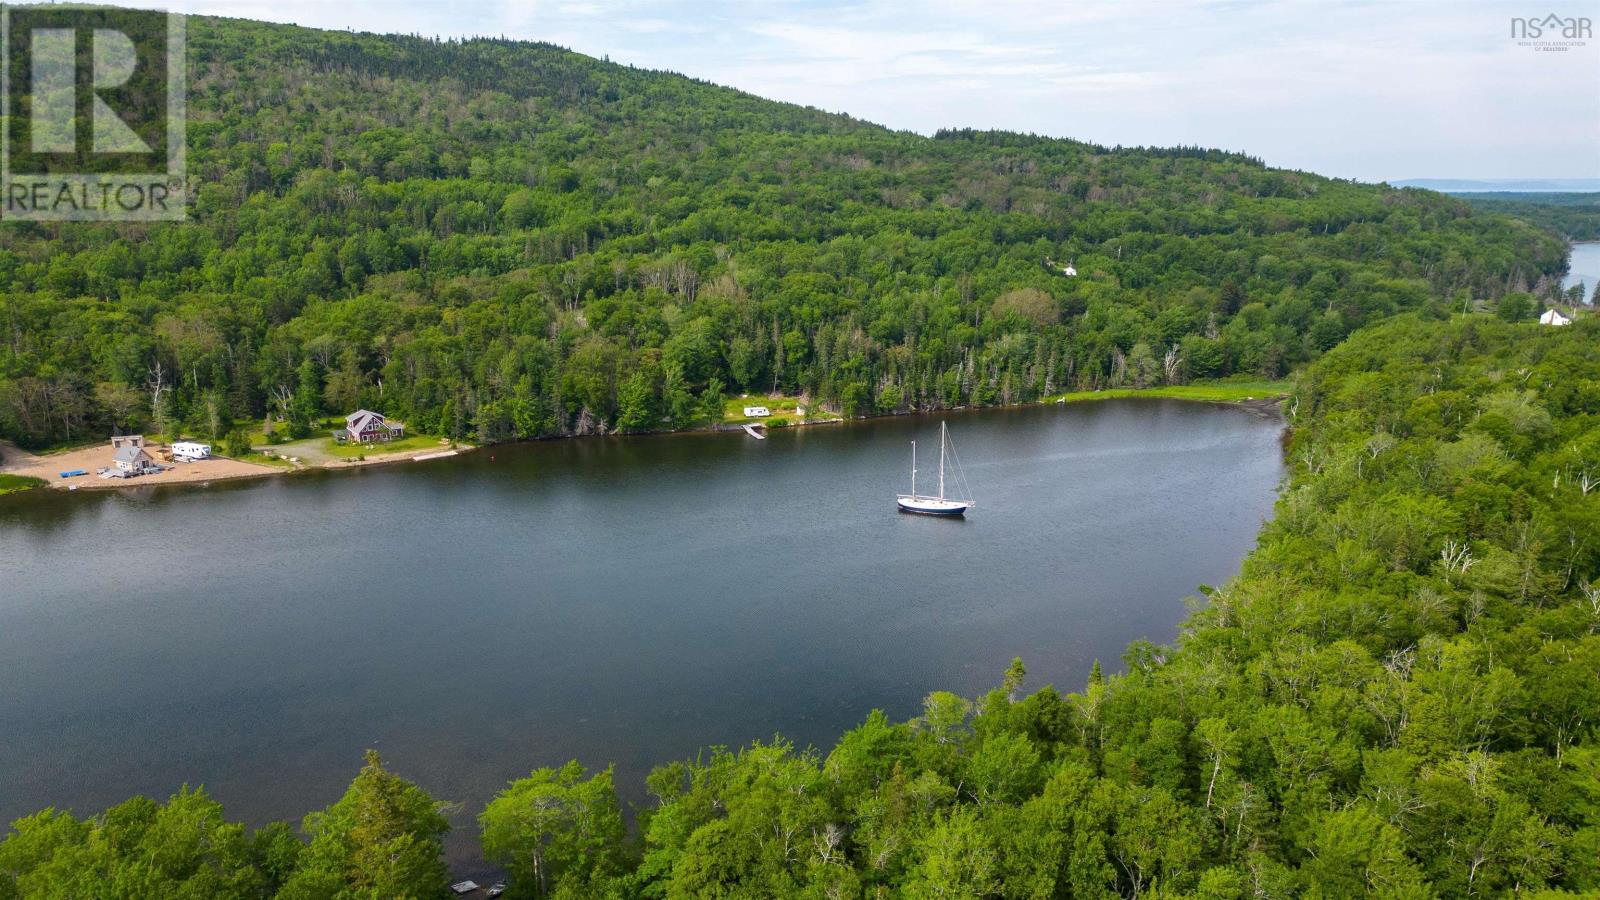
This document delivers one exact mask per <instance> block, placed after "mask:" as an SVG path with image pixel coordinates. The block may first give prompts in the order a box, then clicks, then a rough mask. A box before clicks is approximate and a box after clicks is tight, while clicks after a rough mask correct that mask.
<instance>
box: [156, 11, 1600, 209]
mask: <svg viewBox="0 0 1600 900" xmlns="http://www.w3.org/2000/svg"><path fill="white" fill-rule="evenodd" d="M151 4H154V5H164V6H166V7H168V8H171V9H176V10H181V11H188V12H205V13H214V14H218V15H230V16H240V17H245V18H252V19H267V20H271V21H279V22H295V23H298V24H302V25H310V26H315V27H320V28H354V29H357V30H366V31H378V32H407V33H411V32H414V33H419V34H424V35H440V36H452V35H454V36H461V35H496V36H499V35H504V36H506V37H514V38H523V39H529V40H543V41H550V42H553V43H556V44H560V45H562V46H566V47H570V48H572V49H574V50H577V51H579V52H582V53H587V54H590V55H593V56H609V57H610V58H611V59H612V60H613V61H616V62H624V63H632V64H634V65H637V66H642V67H646V68H656V69H668V70H671V71H674V72H682V73H684V74H687V75H693V76H695V77H698V78H703V79H706V80H709V81H714V82H717V83H719V84H725V85H731V86H733V87H737V88H741V89H743V90H746V91H750V92H752V93H756V94H760V95H762V96H765V97H772V98H775V99H780V100H788V101H792V102H795V103H803V104H807V105H811V106H817V107H821V108H823V109H827V110H833V111H841V112H848V113H851V114H853V115H855V116H858V117H860V118H863V119H867V120H870V121H874V122H879V123H882V124H885V125H889V126H891V127H894V128H903V129H910V130H913V131H918V132H922V133H932V132H933V131H934V130H936V129H938V128H940V127H944V126H973V127H980V128H1005V129H1012V130H1018V131H1031V132H1037V133H1040V134H1048V135H1054V136H1060V137H1072V138H1078V139H1082V140H1088V141H1095V142H1097V143H1101V144H1158V145H1172V144H1201V145H1205V146H1211V147H1223V148H1226V149H1230V150H1244V151H1247V152H1249V153H1251V154H1253V155H1256V156H1259V157H1262V158H1263V159H1265V160H1266V161H1267V162H1268V163H1269V164H1271V165H1274V166H1283V167H1288V168H1297V169H1309V170H1312V171H1316V172H1320V173H1323V174H1327V175H1335V176H1342V177H1350V178H1359V179H1362V180H1368V181H1376V180H1398V179H1406V178H1491V179H1492V178H1555V177H1589V178H1593V177H1600V40H1597V39H1596V38H1594V37H1591V38H1589V40H1588V41H1587V45H1586V46H1584V47H1580V48H1574V49H1570V50H1568V51H1565V52H1539V51H1536V50H1534V49H1532V48H1529V47H1524V46H1518V45H1517V42H1516V41H1515V40H1513V39H1512V37H1511V17H1513V16H1540V17H1542V16H1545V15H1548V14H1550V13H1552V12H1553V13H1555V14H1557V15H1560V16H1565V17H1573V16H1587V17H1588V18H1589V19H1591V20H1592V21H1593V22H1594V23H1595V25H1596V26H1600V0H1579V2H1573V0H1555V2H1549V0H1519V2H1502V0H1381V2H1332V0H1330V2H1278V3H1269V2H1255V0H1193V2H1183V3H1180V2H1160V3H1156V2H1144V3H1140V2H1118V0H1054V2H1025V0H981V2H957V0H927V2H911V0H883V2H849V0H824V2H799V0H458V2H437V0H436V2H424V0H339V2H328V0H164V2H163V0H151V2H150V3H148V4H147V3H144V2H139V3H138V4H137V5H151Z"/></svg>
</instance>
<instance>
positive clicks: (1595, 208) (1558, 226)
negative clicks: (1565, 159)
mask: <svg viewBox="0 0 1600 900" xmlns="http://www.w3.org/2000/svg"><path fill="white" fill-rule="evenodd" d="M1451 196H1454V197H1459V198H1460V199H1462V200H1465V201H1467V205H1469V206H1471V207H1472V208H1473V209H1477V210H1482V211H1484V212H1488V213H1501V214H1504V215H1508V216H1516V217H1517V218H1519V219H1525V220H1527V221H1529V222H1533V223H1534V224H1536V225H1540V226H1543V227H1545V228H1548V229H1549V230H1551V231H1554V232H1555V233H1556V234H1559V235H1561V236H1562V237H1564V238H1566V239H1567V240H1570V241H1600V194H1583V193H1572V194H1560V193H1511V192H1508V191H1479V192H1464V193H1458V194H1452V195H1451Z"/></svg>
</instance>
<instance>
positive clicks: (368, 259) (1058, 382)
mask: <svg viewBox="0 0 1600 900" xmlns="http://www.w3.org/2000/svg"><path fill="white" fill-rule="evenodd" d="M189 45H190V51H191V54H190V55H191V79H190V82H191V83H190V88H189V98H190V101H189V110H188V112H189V123H188V131H189V145H190V152H189V165H190V172H191V176H192V179H193V182H194V185H195V191H196V193H197V196H198V199H197V201H196V203H195V205H194V208H193V210H192V215H191V217H190V220H189V221H188V222H187V223H184V224H176V225H148V226H145V225H138V226H135V225H121V224H119V225H107V226H96V225H73V226H40V225H30V224H21V223H14V222H8V223H5V224H4V226H3V229H0V328H3V330H4V340H3V341H0V436H3V437H8V438H12V439H15V440H18V441H20V442H22V443H24V444H27V445H30V446H50V445H62V444H69V443H74V442H79V441H84V440H89V439H98V438H100V437H102V436H103V435H104V434H106V433H107V432H109V431H111V430H113V429H136V428H153V429H156V430H159V431H162V432H169V431H179V430H182V431H187V432H189V433H191V434H195V435H198V436H204V437H211V438H221V437H222V436H223V435H224V434H225V433H227V432H229V431H230V430H232V429H234V428H235V427H237V426H238V425H239V424H240V423H245V422H259V421H260V420H261V419H262V418H263V417H265V416H267V415H269V414H270V415H271V416H272V417H273V418H274V419H275V422H274V424H273V426H272V429H273V430H279V431H283V432H287V433H294V434H303V433H305V432H306V431H308V430H309V429H310V428H311V427H312V423H313V422H314V421H315V420H316V419H317V418H318V417H319V416H320V415H321V414H323V413H325V412H334V413H338V412H345V411H348V410H349V409H352V408H354V407H357V406H367V407H371V408H374V409H377V410H380V411H382V412H385V413H387V414H389V415H391V416H394V417H397V418H400V419H402V420H404V421H406V422H407V423H408V425H409V426H410V427H411V428H412V430H414V431H419V432H431V433H440V434H447V435H450V436H456V437H466V438H470V439H473V440H477V441H495V440H505V439H514V438H526V437H535V436H544V435H556V434H569V433H576V432H593V431H599V430H603V429H604V430H614V429H619V428H620V429H624V430H645V429H652V428H660V427H682V426H684V425H688V424H693V423H696V422H699V421H703V420H705V419H706V418H714V417H716V416H718V415H720V410H721V402H720V398H721V397H722V396H723V395H724V394H726V393H731V392H736V391H737V392H743V391H770V390H778V391H782V392H785V393H789V394H797V393H803V394H806V395H808V396H810V397H811V398H812V400H813V402H814V403H815V404H817V405H819V406H820V407H822V408H826V409H830V410H832V411H834V412H837V413H841V414H846V415H858V414H868V413H872V412H889V411H895V410H905V409H928V408H937V407H944V406H954V405H967V404H992V403H1008V402H1018V401H1026V400H1030V399H1034V398H1038V397H1040V396H1042V395H1045V394H1048V393H1052V392H1056V391H1061V390H1067V389H1079V388H1097V387H1108V386H1126V385H1134V386H1139V385H1150V384H1158V383H1159V384H1165V383H1177V382H1183V381H1187V380H1190V379H1197V378H1209V377H1215V376H1223V375H1229V374H1234V373H1248V374H1251V375H1260V376H1272V377H1276V376H1280V375H1283V374H1285V373H1286V372H1288V371H1290V370H1291V369H1292V368H1293V367H1295V366H1297V365H1299V364H1301V363H1304V362H1305V361H1307V360H1310V359H1312V358H1314V357H1315V356H1316V355H1318V354H1319V353H1320V352H1322V351H1324V350H1326V349H1327V348H1329V347H1331V346H1333V345H1335V344H1337V343H1338V342H1339V341H1340V340H1342V339H1343V338H1344V337H1345V336H1346V335H1347V334H1348V333H1349V332H1351V331H1352V330H1353V329H1355V328H1357V327H1360V326H1361V325H1363V324H1365V323H1367V322H1369V321H1372V320H1374V319H1376V318H1378V317H1382V316H1386V315H1389V314H1392V313H1394V312H1397V311H1401V310H1407V309H1422V308H1461V307H1463V306H1464V305H1466V304H1467V303H1468V302H1469V301H1473V300H1483V299H1491V300H1492V299H1493V298H1496V297H1498V296H1499V295H1501V294H1502V293H1504V292H1506V291H1508V290H1532V291H1539V290H1543V289H1544V288H1545V287H1546V285H1547V284H1548V283H1549V282H1548V279H1547V278H1546V277H1545V276H1547V275H1548V274H1550V273H1553V272H1555V271H1557V270H1559V268H1560V267H1561V265H1562V259H1563V253H1562V247H1561V245H1560V242H1559V241H1557V240H1556V239H1554V238H1553V237H1551V236H1549V235H1546V234H1544V233H1542V232H1539V231H1537V230H1536V229H1533V228H1531V227H1529V226H1527V225H1525V224H1523V223H1520V222H1517V221H1514V220H1512V219H1509V218H1505V217H1501V216H1495V215H1486V214H1481V213H1474V212H1473V211H1471V210H1470V209H1469V208H1468V207H1467V206H1466V205H1465V204H1463V203H1461V202H1459V201H1456V200H1452V199H1450V198H1447V197H1444V196H1442V195H1439V194H1434V193H1430V192H1426V191H1419V190H1393V189H1389V188H1384V187H1378V186H1369V185H1361V184H1355V183H1351V182H1344V181H1337V180H1330V179H1326V178H1320V177H1317V176H1314V175H1310V174H1305V173H1299V172H1286V171H1277V170H1272V169H1268V168H1265V167H1264V166H1262V165H1261V164H1260V163H1259V162H1258V161H1256V160H1253V159H1250V158H1247V157H1243V156H1239V155H1235V154H1227V153H1221V152H1217V151H1209V150H1201V149H1196V148H1179V149H1172V150H1151V149H1132V150H1122V149H1115V150H1114V149H1107V148H1104V147H1098V146H1094V145H1091V144H1085V143H1078V142H1074V141H1066V140H1048V139H1043V138H1034V137H1026V136H1019V135H1013V134H998V133H976V132H960V131H953V132H947V133H942V134H940V135H938V136H937V137H936V138H925V137H921V136H917V135H913V134H906V133H897V132H892V131H889V130H886V129H883V128H880V127H876V126H873V125H870V124H867V123H862V122H859V121H856V120H853V119H850V118H848V117H845V116H839V115H830V114H824V113H821V112H818V111H815V110H809V109H802V108H798V107H794V106H789V105H784V104H778V103H773V102H769V101H765V100H761V99H759V98H756V97H752V96H749V95H745V94H741V93H738V92H736V91H733V90H728V89H725V88H720V87H715V86H712V85H709V84H705V83H700V82H695V81H692V80H689V79H685V78H681V77H677V76H673V75H668V74H663V73H656V72H644V71H638V70H635V69H631V68H628V67H625V66H619V65H613V64H610V63H604V62H600V61H596V60H593V59H589V58H586V57H583V56H579V55H576V54H573V53H569V52H566V51H564V50H561V49H559V48H556V47H552V46H548V45H540V44H528V43H516V42H509V41H501V40H473V41H467V42H445V43H439V42H434V41H428V40H423V39H419V38H410V37H379V36H372V35H357V34H348V33H330V32H317V31H309V30H304V29H297V28H291V27H285V26H277V25H264V24H255V23H248V22H240V21H231V20H218V19H202V18H195V19H191V20H190V22H189ZM1069 266H1070V267H1072V268H1074V269H1075V270H1076V272H1077V274H1076V275H1075V276H1069V275H1066V274H1064V272H1063V270H1064V269H1066V268H1067V267H1069Z"/></svg>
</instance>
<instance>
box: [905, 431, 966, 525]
mask: <svg viewBox="0 0 1600 900" xmlns="http://www.w3.org/2000/svg"><path fill="white" fill-rule="evenodd" d="M947 448H949V450H950V451H951V454H952V455H953V451H954V447H953V446H952V445H951V444H950V429H949V428H948V427H946V425H945V423H943V422H940V423H939V493H938V495H937V496H923V495H922V494H919V493H917V442H916V441H912V442H911V493H909V494H900V495H899V496H897V497H896V498H895V503H896V505H897V506H898V507H899V508H900V511H901V512H909V513H920V514H922V515H925V516H962V515H966V513H967V510H969V509H971V508H972V507H974V506H976V505H977V504H975V503H973V502H972V498H971V497H970V496H969V497H967V498H966V499H960V498H955V497H947V496H945V477H944V470H945V456H946V449H947ZM956 477H957V479H958V480H959V481H960V482H961V484H962V486H963V487H965V485H966V478H965V477H964V476H963V475H962V473H961V463H960V461H959V460H957V462H956ZM969 494H970V491H969Z"/></svg>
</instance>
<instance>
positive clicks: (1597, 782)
mask: <svg viewBox="0 0 1600 900" xmlns="http://www.w3.org/2000/svg"><path fill="white" fill-rule="evenodd" d="M1287 410H1288V412H1289V413H1290V415H1291V417H1292V419H1293V422H1294V426H1295V432H1294V440H1293V445H1292V448H1291V458H1292V461H1293V475H1292V477H1291V479H1290V481H1289V483H1288V485H1287V486H1286V489H1285V491H1284V493H1283V496H1282V498H1281V499H1280V501H1279V503H1278V510H1277V516H1276V518H1275V520H1274V521H1273V523H1272V524H1270V525H1269V526H1267V528H1266V530H1265V532H1264V534H1263V536H1262V539H1261V543H1260V546H1259V547H1258V549H1257V550H1256V551H1255V552H1253V553H1252V554H1251V555H1250V557H1249V558H1248V559H1247V560H1246V562H1245V564H1244V567H1243V571H1242V573H1241V574H1240V575H1239V576H1238V577H1237V578H1236V579H1234V580H1233V581H1232V582H1230V583H1228V584H1226V585H1223V586H1221V587H1218V588H1215V589H1208V591H1207V593H1208V595H1209V602H1208V603H1207V604H1206V605H1205V607H1204V608H1202V609H1199V610H1197V611H1196V612H1195V613H1194V614H1193V615H1192V616H1191V617H1190V619H1189V621H1188V623H1187V625H1186V627H1185V628H1184V630H1183V634H1182V637H1181V638H1180V640H1179V641H1178V642H1177V644H1176V645H1175V646H1170V647H1159V646H1153V645H1149V644H1143V643H1140V644H1136V645H1134V646H1132V647H1130V648H1129V650H1128V652H1127V655H1126V659H1125V660H1124V663H1125V666H1126V673H1125V674H1117V675H1110V676H1105V675H1102V674H1101V672H1100V669H1099V667H1098V666H1097V667H1096V669H1095V672H1094V673H1093V674H1092V675H1091V677H1090V678H1089V681H1088V684H1087V685H1086V686H1085V687H1084V688H1083V689H1082V690H1081V691H1078V692H1075V693H1065V694H1064V693H1060V692H1058V691H1056V690H1055V689H1053V688H1051V687H1044V688H1041V689H1039V690H1038V691H1036V692H1035V693H1032V694H1031V695H1024V693H1023V692H1022V690H1021V687H1022V685H1023V683H1024V679H1025V677H1026V673H1025V670H1024V668H1023V666H1022V663H1021V662H1020V661H1019V662H1018V663H1015V664H1013V666H1012V669H1011V670H1010V671H1008V672H1006V673H1004V678H1003V681H1002V683H1001V686H1000V687H999V688H997V689H996V690H995V691H993V692H992V693H990V694H989V695H987V696H985V697H982V698H979V699H978V700H977V701H976V702H971V701H968V700H965V699H962V698H960V697H957V696H955V695H952V694H947V693H934V694H932V695H930V696H929V697H928V698H927V702H926V707H925V713H924V715H922V716H920V717H918V718H916V719H914V720H912V721H910V722H905V723H894V722H890V721H889V720H888V719H887V718H885V717H884V716H883V715H882V714H881V713H873V714H871V715H870V716H867V717H866V719H865V722H864V723H863V724H862V725H861V726H860V727H858V728H856V729H854V730H852V731H850V732H848V733H847V734H845V735H844V736H843V737H841V738H840V739H839V741H838V743H837V745H836V746H834V747H833V748H832V749H831V750H827V751H825V752H823V751H813V750H807V749H800V748H795V747H793V746H790V745H788V744H785V743H774V744H756V745H752V746H749V747H744V748H738V749H733V750H715V751H712V752H710V753H708V754H707V755H705V756H704V757H702V758H700V759H699V760H697V761H695V762H679V763H673V764H670V765H666V766H663V767H661V768H659V769H657V770H656V771H655V772H654V773H653V774H652V775H651V776H650V777H649V780H648V786H649V790H650V793H651V794H652V795H653V796H654V797H655V802H654V803H653V804H652V805H651V808H649V809H647V810H644V811H643V812H642V814H641V817H640V818H641V821H640V823H639V824H640V829H639V831H640V833H641V834H640V837H639V838H638V839H630V838H629V837H628V833H627V830H626V828H625V825H624V819H623V815H622V812H621V811H620V810H619V807H618V803H617V798H616V794H615V791H614V789H613V785H612V779H611V773H610V771H609V770H605V771H600V772H594V773H590V772H585V771H584V770H583V769H582V768H580V767H579V766H578V764H577V763H571V764H569V765H567V766H565V767H562V768H559V769H539V770H537V771H534V772H533V773H532V775H531V776H529V777H527V778H523V779H519V780H517V781H515V782H513V783H512V784H511V785H510V786H509V787H508V788H507V789H506V790H505V791H504V792H502V793H501V794H500V795H499V796H498V797H497V798H496V799H495V800H494V801H492V802H491V803H490V804H489V806H488V807H487V809H485V810H484V811H483V812H482V815H481V816H480V823H481V840H482V846H483V849H484V851H485V853H486V855H487V856H488V857H489V858H490V859H492V860H494V861H497V862H499V863H501V864H503V865H505V866H506V867H507V869H508V870H509V872H510V873H511V876H512V882H511V885H512V893H511V894H508V896H520V897H540V896H559V897H570V898H589V897H614V898H636V897H637V898H663V897H665V898H700V897H816V898H851V897H872V898H877V897H905V898H919V900H920V898H928V897H1018V898H1020V897H1031V898H1049V897H1080V898H1099V897H1106V898H1110V897H1117V896H1121V897H1193V898H1206V900H1224V898H1227V900H1246V898H1284V897H1330V898H1332V897H1339V898H1344V897H1356V896H1377V897H1416V898H1423V897H1471V896H1483V897H1491V896H1540V897H1552V898H1553V897H1558V896H1575V895H1578V894H1580V893H1581V894H1582V895H1583V896H1593V895H1594V892H1596V891H1600V747H1597V746H1596V743H1595V738H1596V729H1597V727H1600V690H1596V683H1597V678H1600V537H1597V535H1600V505H1597V503H1596V500H1595V498H1596V496H1597V495H1600V462H1597V461H1600V323H1597V320H1595V319H1593V318H1584V319H1580V320H1579V322H1578V323H1576V324H1575V325H1573V326H1572V327H1569V328H1560V329H1557V328H1542V327H1540V326H1537V325H1532V324H1507V323H1504V322H1501V321H1498V320H1497V319H1495V318H1491V317H1487V316H1458V317H1456V318H1455V319H1453V320H1450V321H1437V320H1428V319H1424V318H1421V317H1418V316H1415V315H1408V316H1403V317H1400V318H1397V319H1394V320H1391V321H1389V322H1386V323H1382V324H1379V325H1376V326H1373V327H1371V328H1369V329H1367V330H1364V331H1363V332H1361V333H1360V334H1358V335H1356V336H1355V337H1353V338H1352V339H1351V340H1349V341H1348V342H1346V343H1344V344H1342V345H1341V346H1340V347H1338V348H1336V349H1335V350H1333V351H1332V352H1331V353H1329V354H1328V355H1326V356H1325V357H1323V358H1322V360H1321V361H1319V362H1317V363H1315V364H1313V365H1312V366H1311V367H1310V369H1309V370H1308V371H1307V372H1305V373H1304V375H1303V376H1302V377H1301V378H1299V380H1298V382H1297V385H1296V388H1295V391H1294V396H1293V397H1292V398H1291V399H1290V400H1289V401H1288V403H1287ZM996 674H997V676H998V675H999V674H1000V673H996ZM533 763H534V761H530V765H532V764H533ZM444 829H445V822H444V819H443V818H441V817H440V815H439V813H438V812H437V810H436V808H435V805H434V803H433V802H432V801H431V800H430V798H429V797H428V796H427V795H426V794H425V793H423V792H422V790H420V789H419V788H418V787H416V786H415V785H412V784H409V783H407V782H405V781H403V780H401V779H399V778H398V777H396V776H394V775H392V774H390V773H388V772H386V771H384V770H383V769H382V768H381V766H380V764H379V762H378V760H377V759H376V757H375V756H369V761H368V765H367V767H366V768H365V769H363V770H362V772H361V774H360V775H359V776H358V777H357V778H356V779H355V782H354V783H353V784H352V785H351V788H350V792H349V793H348V794H347V795H346V796H345V798H344V799H342V800H341V801H339V803H337V804H335V805H334V806H333V807H331V808H329V809H328V810H326V811H324V812H319V813H316V814H313V815H311V816H308V817H307V818H306V820H305V822H304V823H303V827H302V833H303V837H302V836H298V835H296V833H295V831H294V829H292V828H291V827H289V826H287V825H282V824H278V825H273V826H269V827H267V828H264V829H261V830H260V831H257V832H254V833H247V832H246V831H245V829H243V828H242V827H240V826H237V825H229V824H227V823H226V822H225V820H224V819H223V817H222V810H221V808H220V807H219V806H218V805H217V804H216V803H215V802H213V801H211V800H210V799H208V798H206V797H205V796H204V795H202V794H196V793H189V792H184V793H181V794H179V795H177V796H175V797H173V798H172V799H171V800H170V801H169V802H168V803H167V804H164V805H160V804H156V803H153V802H151V801H149V800H145V799H134V800H131V801H129V802H127V803H125V804H123V805H121V806H118V807H116V808H114V809H112V810H110V811H108V812H107V813H106V814H105V815H104V816H102V817H99V818H96V819H92V820H80V819H77V818H74V817H72V816H70V815H66V814H63V813H59V812H52V811H46V812H42V813H40V814H39V815H36V816H33V817H30V818H27V819H23V820H21V821H19V822H17V823H16V824H15V826H14V831H13V832H12V833H11V834H10V835H9V836H8V837H7V838H6V839H5V840H4V841H3V842H0V898H10V897H18V898H23V897H26V898H33V897H40V898H44V897H111V896H127V897H146V896H148V897H157V896H159V897H180V896H187V897H218V898H234V897H238V898H255V897H272V896H277V897H284V898H289V897H293V898H324V897H351V898H354V897H438V896H443V895H444V893H443V892H444V885H445V882H446V879H447V876H446V874H445V872H444V870H443V868H442V867H441V865H440V863H439V847H440V845H439V838H440V836H441V834H442V833H443V832H444ZM1561 891H1567V892H1572V893H1561Z"/></svg>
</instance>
